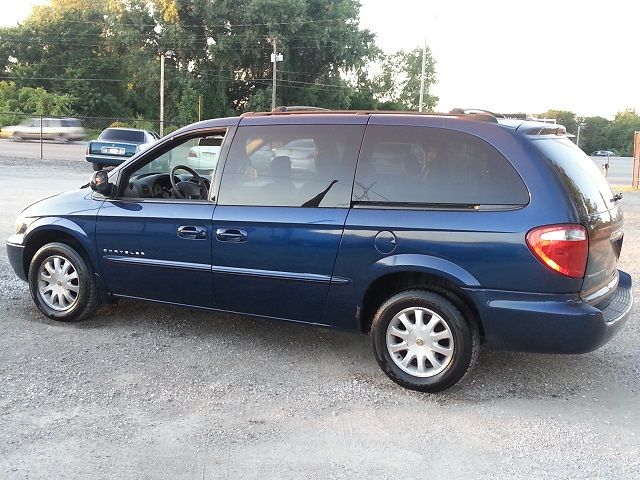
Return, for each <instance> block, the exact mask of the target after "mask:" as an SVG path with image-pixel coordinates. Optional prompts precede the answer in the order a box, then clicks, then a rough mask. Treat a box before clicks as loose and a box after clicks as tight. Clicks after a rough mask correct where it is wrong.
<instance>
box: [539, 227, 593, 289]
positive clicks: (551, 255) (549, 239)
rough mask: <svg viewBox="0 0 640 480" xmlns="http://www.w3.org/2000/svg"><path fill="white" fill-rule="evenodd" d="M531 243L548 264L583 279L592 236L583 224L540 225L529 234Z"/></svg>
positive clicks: (568, 275)
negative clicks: (589, 235)
mask: <svg viewBox="0 0 640 480" xmlns="http://www.w3.org/2000/svg"><path fill="white" fill-rule="evenodd" d="M527 245H528V246H529V248H530V249H531V251H532V252H533V254H534V255H535V256H536V257H537V258H538V260H540V261H541V262H542V263H543V264H544V265H545V266H546V267H548V268H550V269H551V270H554V271H556V272H558V273H561V274H562V275H565V276H567V277H572V278H582V277H583V276H584V272H585V269H586V267H587V257H588V256H589V239H588V237H587V231H586V230H585V228H584V227H583V226H582V225H553V226H547V227H537V228H534V229H533V230H531V231H529V233H527Z"/></svg>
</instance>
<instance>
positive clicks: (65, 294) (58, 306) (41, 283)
mask: <svg viewBox="0 0 640 480" xmlns="http://www.w3.org/2000/svg"><path fill="white" fill-rule="evenodd" d="M79 292H80V280H79V278H78V271H77V269H76V268H75V266H74V265H73V263H71V261H70V260H69V259H68V258H66V257H63V256H60V255H52V256H50V257H47V258H46V259H45V260H44V261H43V262H42V263H41V264H40V268H39V269H38V295H39V296H40V298H41V299H42V301H43V302H44V303H45V305H47V307H49V308H51V309H53V310H56V311H58V312H65V311H67V310H70V309H72V308H73V307H74V306H75V304H76V303H77V301H78V293H79Z"/></svg>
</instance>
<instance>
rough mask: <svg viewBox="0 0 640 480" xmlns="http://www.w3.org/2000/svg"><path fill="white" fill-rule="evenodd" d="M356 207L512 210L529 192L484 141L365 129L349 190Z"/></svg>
mask: <svg viewBox="0 0 640 480" xmlns="http://www.w3.org/2000/svg"><path fill="white" fill-rule="evenodd" d="M353 201H354V202H355V203H356V204H361V205H366V204H391V205H393V204H401V205H402V204H415V205H416V206H420V205H423V206H447V205H451V206H454V207H457V206H463V207H465V208H468V207H470V206H471V207H476V206H491V205H495V206H500V205H502V206H515V205H525V204H527V203H528V202H529V192H528V191H527V189H526V187H525V185H524V183H523V181H522V179H521V178H520V176H519V175H518V173H517V172H516V171H515V169H514V168H513V167H512V166H511V164H510V163H509V161H508V160H507V159H506V158H505V157H504V156H503V155H502V154H500V153H499V152H498V151H497V150H496V149H495V148H494V147H492V146H491V145H489V144H488V143H487V142H485V141H484V140H482V139H480V138H478V137H475V136H473V135H469V134H467V133H463V132H458V131H454V130H447V129H441V128H433V127H409V126H381V125H371V126H369V127H367V132H366V135H365V140H364V144H363V149H362V154H361V155H360V160H359V161H358V169H357V173H356V181H355V184H354V189H353Z"/></svg>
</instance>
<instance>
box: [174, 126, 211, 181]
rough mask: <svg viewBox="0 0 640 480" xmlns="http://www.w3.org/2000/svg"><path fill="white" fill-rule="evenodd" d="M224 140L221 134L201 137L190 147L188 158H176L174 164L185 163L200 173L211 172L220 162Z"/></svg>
mask: <svg viewBox="0 0 640 480" xmlns="http://www.w3.org/2000/svg"><path fill="white" fill-rule="evenodd" d="M222 140H223V137H222V136H220V135H217V136H214V137H211V138H206V137H203V138H199V139H198V143H197V145H194V146H193V147H191V148H189V154H188V156H187V158H186V159H183V158H174V159H173V161H172V166H173V165H178V164H185V165H188V166H189V167H191V168H193V169H194V170H195V171H196V172H198V173H200V174H202V173H204V174H205V175H206V174H210V173H211V171H212V170H214V169H215V168H216V165H217V164H218V156H219V155H220V150H221V149H222ZM185 160H186V162H185Z"/></svg>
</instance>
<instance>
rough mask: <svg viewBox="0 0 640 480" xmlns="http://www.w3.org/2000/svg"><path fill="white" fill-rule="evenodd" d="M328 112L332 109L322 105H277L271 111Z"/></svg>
mask: <svg viewBox="0 0 640 480" xmlns="http://www.w3.org/2000/svg"><path fill="white" fill-rule="evenodd" d="M318 111H320V112H328V111H330V110H329V109H328V108H322V107H307V106H305V105H291V106H289V107H286V106H282V107H276V108H274V109H273V110H271V112H318Z"/></svg>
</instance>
